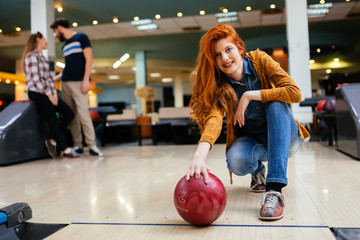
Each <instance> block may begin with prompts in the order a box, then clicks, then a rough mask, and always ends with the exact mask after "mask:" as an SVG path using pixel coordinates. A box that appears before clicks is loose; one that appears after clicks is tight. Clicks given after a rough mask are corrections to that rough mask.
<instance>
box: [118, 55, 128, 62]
mask: <svg viewBox="0 0 360 240" xmlns="http://www.w3.org/2000/svg"><path fill="white" fill-rule="evenodd" d="M129 57H130V55H129V54H128V53H125V54H124V55H123V56H122V57H121V58H120V61H121V62H125V61H126V60H128V59H129Z"/></svg>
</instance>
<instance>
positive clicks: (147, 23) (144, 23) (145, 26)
mask: <svg viewBox="0 0 360 240" xmlns="http://www.w3.org/2000/svg"><path fill="white" fill-rule="evenodd" d="M131 24H132V25H134V26H136V28H137V29H138V30H139V31H147V30H156V29H157V28H158V25H156V24H155V23H153V22H152V20H151V19H141V20H137V21H131Z"/></svg>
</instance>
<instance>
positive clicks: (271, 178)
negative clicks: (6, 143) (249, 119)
mask: <svg viewBox="0 0 360 240" xmlns="http://www.w3.org/2000/svg"><path fill="white" fill-rule="evenodd" d="M266 119H267V146H266V145H264V144H262V143H261V142H260V141H258V140H255V139H254V138H252V137H251V136H246V137H240V138H238V139H236V140H235V141H234V142H233V144H232V145H231V146H230V148H229V149H228V151H227V154H226V162H227V164H228V168H229V170H230V171H231V172H233V173H234V174H236V175H239V176H244V175H246V174H249V173H250V174H253V175H255V174H257V173H259V172H261V171H262V170H263V165H262V164H261V162H266V161H268V173H267V176H266V183H268V182H277V183H283V184H285V185H287V183H288V180H287V177H286V172H287V162H288V158H289V157H291V156H292V155H294V154H295V153H296V151H297V150H298V149H299V148H300V146H301V144H302V139H301V138H300V137H299V128H298V125H297V124H296V122H295V119H294V117H293V115H292V113H291V111H290V108H289V106H288V105H287V104H286V103H284V102H269V103H268V104H267V105H266ZM265 137H266V136H265ZM262 142H266V140H265V141H262Z"/></svg>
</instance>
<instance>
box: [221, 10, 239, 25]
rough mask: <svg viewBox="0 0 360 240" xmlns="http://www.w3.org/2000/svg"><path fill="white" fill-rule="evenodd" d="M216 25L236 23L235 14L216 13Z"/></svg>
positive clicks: (236, 17)
mask: <svg viewBox="0 0 360 240" xmlns="http://www.w3.org/2000/svg"><path fill="white" fill-rule="evenodd" d="M215 16H216V18H217V21H218V23H226V22H238V21H239V19H238V16H237V12H228V13H216V14H215Z"/></svg>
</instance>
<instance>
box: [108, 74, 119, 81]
mask: <svg viewBox="0 0 360 240" xmlns="http://www.w3.org/2000/svg"><path fill="white" fill-rule="evenodd" d="M108 79H110V80H118V79H120V76H119V75H109V76H108Z"/></svg>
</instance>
